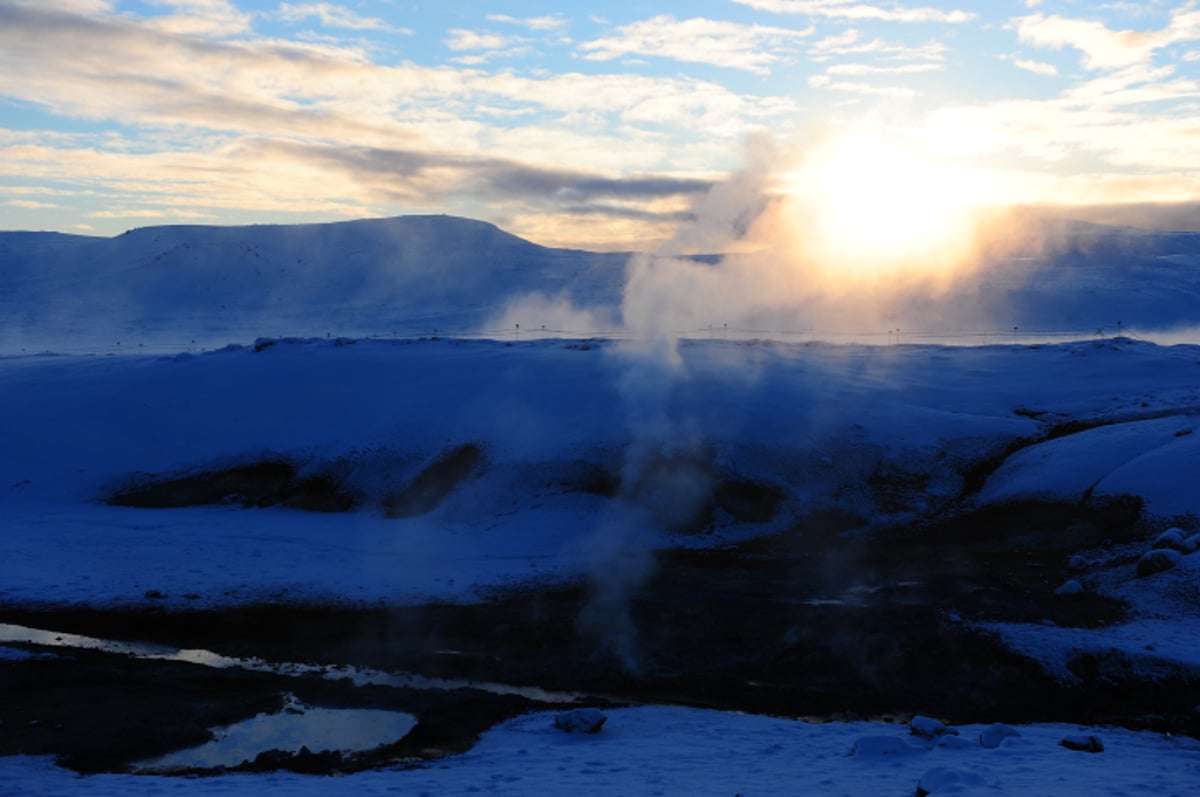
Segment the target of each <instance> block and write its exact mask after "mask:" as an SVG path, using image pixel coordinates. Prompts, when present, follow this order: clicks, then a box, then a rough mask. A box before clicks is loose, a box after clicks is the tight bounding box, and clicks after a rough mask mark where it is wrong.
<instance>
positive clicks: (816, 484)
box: [0, 340, 1200, 606]
mask: <svg viewBox="0 0 1200 797" xmlns="http://www.w3.org/2000/svg"><path fill="white" fill-rule="evenodd" d="M680 355H681V358H682V359H681V362H680V363H678V364H674V365H672V364H668V363H658V362H655V363H653V365H652V367H648V366H647V365H646V362H645V360H644V359H643V358H642V356H641V354H640V353H639V352H638V351H637V349H636V346H634V345H633V344H629V343H623V344H618V343H610V342H592V343H590V344H588V345H587V346H582V345H580V344H572V343H564V342H561V341H536V342H528V343H522V344H515V345H514V344H507V343H498V342H490V341H453V340H438V341H431V340H427V341H418V342H392V341H359V342H357V343H353V344H344V343H338V342H330V341H323V340H317V341H307V342H300V341H297V342H292V343H287V342H281V343H277V344H274V345H272V346H269V347H266V348H263V349H262V350H261V351H255V349H254V348H253V347H246V348H238V349H226V350H220V351H214V352H208V353H204V354H201V355H197V356H190V355H185V356H181V357H151V356H122V357H96V356H91V357H78V356H72V357H67V356H60V357H37V356H31V357H14V358H6V359H3V360H0V385H3V391H2V392H0V435H2V437H3V439H4V440H5V446H6V451H5V457H4V459H3V461H2V462H0V484H2V485H3V486H4V491H3V493H2V494H0V506H3V514H4V517H5V534H4V536H3V538H2V539H0V599H3V600H4V601H8V602H14V601H15V602H39V601H52V602H55V603H89V604H112V603H130V602H140V601H142V600H144V599H143V597H142V596H143V595H144V593H146V592H147V591H150V590H157V591H158V592H161V593H163V594H165V595H166V596H167V600H168V602H169V604H170V605H176V606H182V605H189V604H190V605H202V604H203V605H216V604H229V603H237V602H244V601H249V600H253V599H258V598H264V597H274V598H278V597H280V596H287V597H289V598H293V599H301V598H307V599H316V600H343V601H351V602H356V601H357V602H375V601H380V600H382V601H387V602H410V601H418V600H425V599H430V598H441V599H447V598H450V599H455V598H460V599H461V598H466V599H469V598H470V597H471V596H472V594H473V590H474V589H475V588H478V587H486V586H494V585H496V584H501V583H505V582H509V581H511V580H520V579H526V578H530V577H539V578H544V577H550V576H564V575H566V576H569V575H573V574H576V573H578V572H579V569H580V568H581V567H583V566H585V564H586V560H587V558H588V557H589V556H590V555H591V549H592V545H593V539H594V538H595V537H596V535H598V534H603V533H605V531H604V529H605V528H606V526H609V525H611V524H612V518H613V517H614V513H620V509H621V507H620V506H619V504H620V502H619V501H614V500H612V499H609V498H606V497H604V496H600V495H596V494H594V493H591V492H586V491H582V490H578V489H575V490H572V489H569V484H568V485H567V486H564V484H563V481H562V480H563V479H564V478H565V477H566V476H568V475H569V474H570V473H571V472H572V471H573V470H579V469H581V468H583V467H585V466H597V467H604V468H609V469H611V470H612V471H613V472H614V473H620V472H621V471H622V469H626V470H628V469H629V468H632V467H635V466H636V465H637V462H636V459H637V458H638V457H645V456H647V454H646V451H652V452H662V451H667V452H669V451H679V450H689V449H690V448H691V447H694V446H696V445H700V444H701V443H702V444H703V446H704V447H705V448H706V450H707V451H709V452H711V453H710V454H707V456H711V458H712V460H713V463H714V465H713V467H715V468H716V469H718V470H719V471H720V472H722V473H723V474H729V475H732V476H737V477H744V478H751V479H756V480H759V481H761V482H764V483H768V484H772V485H777V486H779V487H781V488H782V489H783V490H784V492H785V494H786V495H787V496H788V500H787V502H786V508H785V511H784V512H782V513H781V514H780V515H779V516H778V517H777V519H776V520H775V521H773V522H772V523H769V524H766V525H759V526H751V527H748V526H746V525H745V524H736V523H733V522H731V521H728V519H727V520H726V522H724V523H720V522H719V523H718V524H717V528H716V529H715V531H714V533H713V534H712V535H708V536H706V537H704V538H702V539H701V540H700V541H699V542H698V541H697V540H696V539H694V538H686V537H679V536H674V537H672V536H671V535H667V534H664V532H662V531H661V530H659V529H657V528H654V527H653V526H652V525H651V524H650V523H649V522H648V521H647V520H646V518H644V517H642V516H639V515H636V514H632V513H620V523H621V525H622V526H623V527H626V530H625V531H624V532H623V535H624V538H625V539H626V540H627V541H632V544H634V545H638V546H647V547H658V546H661V545H670V544H708V543H712V542H719V541H725V540H729V539H735V538H738V537H740V536H745V535H747V534H758V533H763V532H764V531H768V530H772V529H777V528H780V527H781V526H782V525H786V524H787V523H788V522H789V520H791V519H793V518H794V517H796V516H797V515H800V514H803V513H805V512H807V511H810V510H811V509H813V508H814V507H816V508H819V507H830V506H839V507H842V508H847V509H851V510H854V511H856V512H858V513H860V514H863V515H865V516H866V517H867V518H868V519H877V520H886V519H887V517H888V516H887V513H885V512H884V510H883V509H881V508H878V507H874V508H873V507H872V505H871V503H870V498H869V496H866V495H864V494H861V491H859V490H858V489H857V488H856V487H855V486H854V485H858V484H862V483H865V481H866V480H867V478H868V477H870V476H871V475H872V474H873V473H877V472H879V471H880V468H881V467H885V466H887V467H901V466H902V467H903V469H904V470H905V471H906V472H910V473H921V474H923V475H927V476H928V486H927V487H926V488H925V490H924V491H923V492H922V493H921V494H914V495H913V496H911V502H912V504H913V507H912V509H913V510H915V511H923V510H928V509H930V508H933V507H936V506H937V504H938V502H939V501H950V500H952V499H953V498H954V497H955V496H956V495H957V494H958V492H959V491H960V490H961V488H962V477H961V474H960V472H959V471H960V468H961V467H962V466H963V465H964V464H965V463H968V462H970V461H972V460H974V459H978V458H982V457H984V456H985V455H987V454H988V453H990V452H992V451H993V450H996V449H999V448H1002V447H1003V446H1004V445H1005V444H1006V443H1007V442H1009V441H1011V440H1014V439H1016V438H1019V437H1031V438H1032V437H1034V436H1036V435H1037V434H1038V433H1039V428H1040V425H1043V424H1046V423H1049V421H1048V420H1047V419H1048V418H1050V419H1058V420H1084V421H1087V422H1089V423H1093V422H1094V423H1104V424H1108V425H1105V426H1099V427H1097V428H1094V429H1091V430H1090V431H1083V432H1080V433H1078V434H1074V435H1070V436H1067V437H1062V438H1058V439H1055V440H1051V441H1049V442H1045V443H1042V444H1040V445H1034V446H1031V447H1028V448H1025V449H1023V450H1022V451H1019V452H1017V453H1016V454H1015V455H1014V456H1012V457H1011V458H1010V459H1009V460H1008V462H1007V463H1005V465H1003V466H1002V467H1001V468H1000V469H999V470H997V471H996V473H995V474H993V476H992V477H991V478H990V479H989V480H988V482H987V483H986V485H985V487H984V489H983V491H982V494H981V496H980V500H983V501H992V500H997V501H998V500H1007V499H1011V498H1014V497H1022V496H1034V497H1044V496H1047V495H1052V496H1054V497H1061V498H1067V499H1071V500H1075V499H1082V498H1083V497H1084V495H1085V493H1086V494H1090V495H1092V496H1093V497H1100V496H1101V495H1104V494H1112V495H1117V494H1121V493H1124V492H1130V491H1132V492H1133V493H1135V494H1137V495H1140V496H1141V497H1143V498H1144V499H1145V500H1146V502H1147V508H1148V511H1149V512H1151V513H1155V514H1159V515H1163V516H1167V517H1173V516H1177V515H1180V516H1182V515H1185V513H1189V512H1190V513H1197V512H1200V491H1198V490H1194V489H1188V482H1189V480H1194V479H1195V469H1194V463H1195V462H1196V461H1200V434H1194V433H1192V432H1193V430H1194V429H1195V428H1196V426H1197V425H1198V419H1200V416H1198V415H1196V414H1195V413H1196V411H1197V409H1198V408H1200V348H1196V347H1189V346H1177V347H1169V348H1164V347H1157V346H1153V345H1150V344H1142V343H1136V342H1133V341H1104V342H1082V343H1073V344H1064V345H1057V346H1044V347H1024V346H1017V347H1013V346H990V347H980V348H961V347H930V346H893V347H857V346H827V345H776V344H770V343H760V344H741V343H729V342H721V341H708V342H691V343H686V342H685V344H684V345H682V346H681V348H680ZM1031 414H1038V417H1039V418H1041V420H1040V421H1039V420H1034V419H1033V418H1031V417H1030V415H1031ZM1148 416H1152V417H1153V419H1151V420H1143V419H1144V418H1147V417H1148ZM461 444H477V445H479V446H480V448H481V449H482V450H483V451H484V452H485V453H484V464H483V465H482V466H480V467H479V468H477V469H476V470H475V472H474V474H473V475H472V477H471V478H469V479H467V480H465V481H464V483H463V484H461V485H460V486H459V488H458V489H457V490H455V491H454V492H453V493H452V494H451V495H450V496H449V497H448V499H447V500H446V501H445V502H443V503H442V504H441V505H440V506H438V507H437V509H436V510H435V511H433V512H431V513H428V514H425V515H420V516H417V517H411V518H388V517H385V516H384V513H383V512H382V511H380V509H379V505H378V499H379V498H380V497H381V496H382V494H383V493H385V492H386V491H387V490H389V489H394V488H396V487H397V486H399V485H403V484H404V483H405V482H406V481H409V480H411V479H412V477H413V474H414V473H416V472H417V471H418V469H419V468H421V467H423V466H425V465H427V464H428V463H429V462H430V461H431V460H433V459H435V458H436V457H437V456H438V455H439V454H440V453H442V452H444V451H446V450H447V449H449V448H451V447H453V446H456V445H461ZM270 457H275V458H283V459H287V460H290V461H293V462H295V463H297V465H298V466H300V468H301V472H304V470H305V469H309V470H313V471H316V470H319V469H321V468H328V467H334V466H337V467H340V468H342V470H343V472H345V473H347V474H348V476H347V478H348V480H349V481H350V482H351V483H352V484H354V485H357V486H358V487H360V488H361V489H362V491H363V492H364V493H365V494H366V496H367V500H366V502H365V503H364V504H363V505H362V507H361V508H360V509H358V510H356V511H353V512H349V513H340V514H322V513H310V512H299V511H295V510H290V509H283V508H266V509H243V508H241V507H240V506H238V505H229V506H221V505H218V506H204V507H192V508H180V509H139V508H131V507H123V506H109V505H106V504H105V503H104V499H106V498H107V497H108V496H109V495H111V494H112V493H113V492H114V491H116V490H117V489H119V488H120V487H122V486H124V485H126V484H128V483H130V482H131V481H136V480H137V479H138V478H143V479H144V478H146V474H155V475H157V476H158V477H166V476H172V475H180V474H187V473H194V472H199V471H206V470H212V469H214V468H218V467H225V466H230V465H237V464H245V463H249V462H255V461H259V460H262V459H264V458H270ZM1193 483H1194V481H1193ZM848 485H849V486H848ZM639 524H640V525H639ZM630 526H632V528H628V527H630ZM50 562H53V566H46V564H47V563H50ZM184 595H190V596H193V597H191V598H184V597H183V596H184ZM195 596H199V597H195Z"/></svg>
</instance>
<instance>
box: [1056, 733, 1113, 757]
mask: <svg viewBox="0 0 1200 797" xmlns="http://www.w3.org/2000/svg"><path fill="white" fill-rule="evenodd" d="M1059 745H1060V746H1062V747H1065V748H1067V749H1068V750H1078V751H1080V752H1082V753H1103V752H1104V743H1103V742H1101V741H1100V738H1099V737H1098V736H1092V735H1091V734H1082V733H1079V734H1072V735H1071V736H1064V737H1063V739H1062V741H1060V742H1059Z"/></svg>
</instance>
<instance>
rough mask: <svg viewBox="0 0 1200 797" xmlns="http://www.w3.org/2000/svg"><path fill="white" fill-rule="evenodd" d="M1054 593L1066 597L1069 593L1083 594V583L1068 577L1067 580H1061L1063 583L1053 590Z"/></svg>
mask: <svg viewBox="0 0 1200 797" xmlns="http://www.w3.org/2000/svg"><path fill="white" fill-rule="evenodd" d="M1054 594H1055V595H1063V596H1068V597H1069V596H1071V595H1082V594H1083V585H1082V584H1080V583H1079V582H1078V581H1076V580H1075V579H1073V578H1072V579H1069V580H1067V581H1065V582H1063V585H1062V586H1061V587H1059V588H1058V589H1056V590H1054Z"/></svg>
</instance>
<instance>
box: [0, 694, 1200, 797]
mask: <svg viewBox="0 0 1200 797" xmlns="http://www.w3.org/2000/svg"><path fill="white" fill-rule="evenodd" d="M607 716H608V721H607V723H606V724H605V726H604V728H603V730H601V731H600V733H598V734H595V735H580V734H571V735H568V734H564V733H562V732H560V731H557V730H555V729H554V728H553V715H549V714H544V713H538V714H530V715H526V716H523V717H519V718H517V719H515V720H512V721H510V722H507V723H505V724H504V725H502V726H500V727H497V728H495V729H494V730H492V731H490V732H488V733H487V734H486V735H485V736H484V738H483V739H482V740H481V741H480V743H479V744H478V745H477V746H476V747H475V748H474V749H473V750H471V751H470V752H469V753H466V754H464V755H462V756H459V757H456V758H453V759H449V760H446V761H443V762H441V763H437V764H433V765H429V766H422V767H417V768H414V769H400V770H396V769H388V770H383V771H378V772H366V773H360V774H356V775H351V776H345V777H337V778H330V777H313V776H303V775H291V774H271V775H226V776H222V777H214V778H199V779H194V778H162V777H152V776H130V775H96V776H90V777H79V776H77V775H75V774H74V773H71V772H69V771H66V770H62V769H58V768H56V767H54V765H53V764H52V763H51V762H50V761H47V760H44V759H30V758H7V759H0V779H2V780H3V782H4V784H5V788H7V789H11V790H12V791H11V793H13V794H22V795H30V797H34V796H40V795H65V794H94V795H110V794H121V795H123V794H131V793H139V794H161V795H173V794H181V795H228V794H257V793H263V792H270V793H271V794H274V795H281V796H290V795H297V796H299V795H318V794H319V795H342V794H347V795H349V794H353V795H376V794H380V795H382V794H406V795H435V794H436V795H466V794H505V795H526V794H626V795H674V794H692V795H714V796H715V795H721V797H729V795H735V794H741V795H747V797H749V796H750V795H755V794H811V793H820V794H823V795H830V797H836V796H838V795H846V796H847V797H861V795H864V794H880V795H897V796H898V797H899V795H911V794H914V793H917V787H918V785H919V784H920V785H922V786H923V787H924V789H925V790H926V792H927V793H930V794H934V795H940V794H962V795H1034V794H1037V795H1055V797H1074V796H1075V795H1080V796H1081V797H1082V796H1083V795H1087V796H1088V797H1100V796H1101V795H1104V796H1105V797H1109V796H1111V797H1118V796H1122V797H1124V796H1125V795H1151V794H1153V795H1158V796H1159V797H1190V795H1193V794H1195V792H1196V788H1197V786H1198V785H1200V743H1198V742H1197V741H1196V740H1195V739H1188V738H1182V737H1181V738H1173V737H1165V736H1160V735H1157V734H1150V733H1134V732H1130V731H1124V730H1120V729H1115V728H1081V727H1078V726H1070V725H1033V726H1028V725H1027V726H1021V727H1020V728H1019V729H1018V733H1019V734H1020V735H1019V736H1015V737H1011V738H1007V739H1004V740H1003V741H1002V742H1001V743H1000V745H999V746H998V747H995V748H992V749H988V748H985V747H983V746H982V745H981V744H980V742H979V739H980V737H981V736H983V735H985V734H986V732H987V731H988V730H989V727H990V726H962V727H959V728H954V729H953V730H954V731H956V732H957V735H956V736H948V737H943V739H942V740H941V741H940V742H935V741H923V740H922V739H920V738H918V737H915V736H912V735H911V734H910V732H909V729H908V728H907V727H906V726H903V725H892V724H881V723H866V722H856V723H830V724H810V723H807V722H802V721H789V720H783V719H774V718H769V717H755V716H747V715H737V714H728V713H718V712H711V711H701V710H696V709H684V708H666V707H650V706H648V707H642V708H631V709H619V710H613V711H610V712H608V714H607ZM993 733H994V731H993ZM1088 736H1095V737H1097V738H1098V739H1099V741H1100V742H1101V744H1102V745H1103V748H1104V750H1103V752H1101V753H1087V752H1081V751H1076V750H1070V749H1067V748H1065V747H1063V746H1061V744H1060V742H1062V740H1063V739H1076V738H1079V739H1086V737H1088Z"/></svg>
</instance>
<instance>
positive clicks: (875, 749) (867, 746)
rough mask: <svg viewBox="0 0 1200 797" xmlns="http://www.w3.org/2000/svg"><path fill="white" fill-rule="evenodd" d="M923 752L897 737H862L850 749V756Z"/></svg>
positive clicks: (921, 749) (922, 749)
mask: <svg viewBox="0 0 1200 797" xmlns="http://www.w3.org/2000/svg"><path fill="white" fill-rule="evenodd" d="M923 752H925V750H924V748H921V747H917V746H915V745H911V744H909V743H908V742H907V741H905V740H904V739H903V738H901V737H899V736H864V737H862V738H861V739H859V740H858V741H857V742H855V743H854V746H853V747H851V748H850V755H852V756H896V755H910V754H912V753H923Z"/></svg>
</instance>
